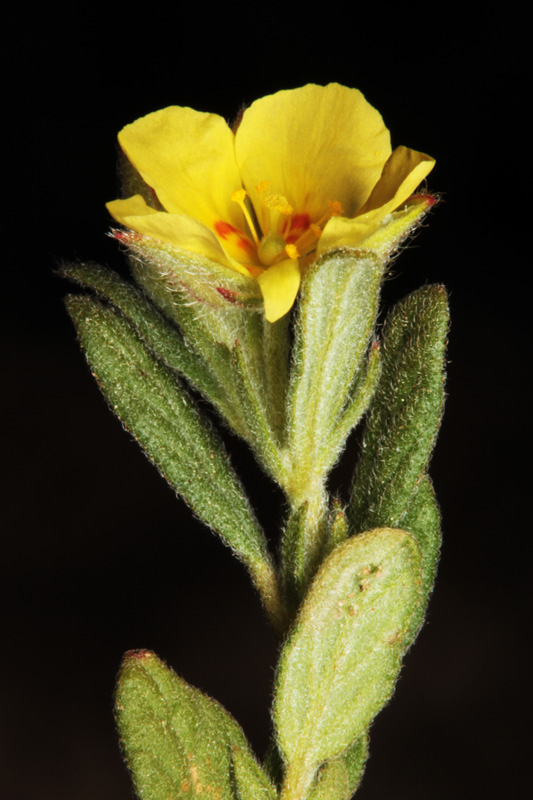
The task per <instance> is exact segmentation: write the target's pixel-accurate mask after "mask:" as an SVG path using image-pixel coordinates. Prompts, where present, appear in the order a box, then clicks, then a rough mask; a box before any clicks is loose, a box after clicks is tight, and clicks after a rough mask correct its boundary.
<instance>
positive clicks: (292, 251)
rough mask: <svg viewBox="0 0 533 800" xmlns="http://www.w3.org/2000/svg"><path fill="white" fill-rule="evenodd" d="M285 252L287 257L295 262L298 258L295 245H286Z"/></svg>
mask: <svg viewBox="0 0 533 800" xmlns="http://www.w3.org/2000/svg"><path fill="white" fill-rule="evenodd" d="M285 252H286V253H287V255H288V256H289V258H292V259H294V260H295V261H297V260H298V259H299V258H300V253H299V252H298V248H297V247H296V245H295V244H288V245H287V246H286V247H285Z"/></svg>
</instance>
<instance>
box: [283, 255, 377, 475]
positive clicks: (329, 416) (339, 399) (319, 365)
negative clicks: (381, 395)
mask: <svg viewBox="0 0 533 800" xmlns="http://www.w3.org/2000/svg"><path fill="white" fill-rule="evenodd" d="M382 274H383V265H382V263H381V262H380V261H379V260H378V259H377V258H376V257H375V256H374V255H373V254H371V253H358V252H357V251H354V250H338V251H335V252H333V253H330V254H328V255H325V256H323V257H322V258H320V259H319V260H318V261H317V262H316V264H314V265H313V266H312V267H311V268H310V271H309V273H308V274H307V275H306V277H305V279H304V281H303V283H302V290H301V296H300V300H299V304H298V315H297V318H296V328H295V342H294V348H293V368H292V373H291V378H290V385H289V395H288V408H289V423H288V424H289V430H288V433H289V451H290V455H291V458H292V460H293V463H294V476H293V483H294V482H297V481H298V480H299V476H306V477H302V478H301V479H302V480H309V478H308V477H307V475H308V474H309V475H311V476H312V477H313V478H314V477H315V476H317V475H318V476H325V474H326V473H327V472H328V470H329V469H330V468H331V466H332V465H333V463H334V461H335V459H336V457H337V455H338V452H339V443H338V437H336V436H333V440H332V445H331V446H327V445H328V443H329V439H330V435H331V430H332V428H333V427H334V426H335V424H336V422H337V420H340V419H341V418H342V417H343V411H345V409H346V406H347V404H348V403H349V401H350V390H351V388H352V386H353V383H354V380H355V377H356V374H357V371H358V368H359V366H360V364H361V362H362V359H363V356H364V354H365V352H366V350H367V347H368V344H369V341H370V337H371V335H372V331H373V327H374V322H375V319H376V314H377V305H378V296H379V288H380V284H381V278H382ZM346 419H349V418H346ZM346 419H345V420H344V422H346ZM356 420H357V415H355V416H354V419H353V422H355V421H356ZM351 422H352V421H351V420H350V424H351ZM350 424H349V425H348V426H347V432H348V431H349V427H350ZM344 427H346V426H345V425H344ZM342 428H343V423H342V422H341V423H340V429H342ZM347 432H346V435H347Z"/></svg>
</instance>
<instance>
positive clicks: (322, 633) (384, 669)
mask: <svg viewBox="0 0 533 800" xmlns="http://www.w3.org/2000/svg"><path fill="white" fill-rule="evenodd" d="M420 594H421V589H420V554H419V551H418V547H417V545H416V543H415V541H414V539H413V538H412V537H411V536H410V535H409V534H407V533H405V532H404V531H401V530H393V529H388V528H384V529H381V530H375V531H370V532H367V533H364V534H361V535H359V536H356V537H352V538H351V539H348V541H346V542H345V543H344V544H342V545H339V547H337V549H336V550H334V551H333V553H332V554H331V555H330V556H329V558H328V559H327V560H326V561H325V562H324V564H323V565H322V567H321V569H320V571H319V572H318V574H317V576H316V578H315V580H314V582H313V584H312V586H311V589H310V591H309V594H308V596H307V598H306V600H305V601H304V604H303V606H302V608H301V611H300V614H299V616H298V619H297V621H296V625H295V628H294V630H293V632H292V634H291V635H290V637H289V639H288V641H287V644H286V645H285V647H284V649H283V652H282V655H281V660H280V666H279V672H278V677H277V686H276V694H275V700H274V720H275V723H276V727H277V734H278V742H279V746H280V749H281V751H282V753H283V755H284V758H285V761H286V763H287V777H286V784H285V788H284V790H283V792H282V797H283V798H284V800H289V799H290V800H295V799H296V798H303V797H306V795H307V793H308V791H309V787H310V785H311V783H312V780H313V776H314V773H315V771H316V769H317V768H318V766H319V765H320V764H322V763H323V762H324V761H328V760H330V759H332V758H336V757H337V756H339V755H341V754H342V753H343V751H345V750H346V749H347V748H348V747H350V746H351V745H352V743H353V742H354V741H355V740H356V739H357V738H358V737H360V736H361V735H362V734H363V733H364V732H365V731H366V730H367V728H368V726H369V724H370V722H371V721H372V719H373V718H374V716H375V715H376V714H377V713H378V711H379V710H380V709H381V708H382V706H383V705H384V704H385V703H386V702H387V700H388V699H389V698H390V696H391V694H392V692H393V689H394V684H395V681H396V678H397V675H398V672H399V669H400V665H401V659H402V655H403V652H404V649H405V646H406V643H407V642H406V637H407V635H408V633H409V630H410V624H411V618H412V616H413V615H414V614H415V613H416V610H417V608H418V605H419V603H420Z"/></svg>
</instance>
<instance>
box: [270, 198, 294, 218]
mask: <svg viewBox="0 0 533 800" xmlns="http://www.w3.org/2000/svg"><path fill="white" fill-rule="evenodd" d="M264 203H265V205H266V207H267V208H270V209H272V211H278V212H279V213H280V214H283V215H284V216H286V217H290V216H291V214H294V208H293V207H292V206H291V204H290V203H289V201H288V200H287V198H286V197H283V195H282V194H269V195H268V197H265V199H264Z"/></svg>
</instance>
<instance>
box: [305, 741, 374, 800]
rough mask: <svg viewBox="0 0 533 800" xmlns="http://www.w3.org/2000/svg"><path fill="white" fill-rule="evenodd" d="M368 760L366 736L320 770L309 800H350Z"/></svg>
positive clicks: (327, 762)
mask: <svg viewBox="0 0 533 800" xmlns="http://www.w3.org/2000/svg"><path fill="white" fill-rule="evenodd" d="M367 758H368V734H362V735H361V736H360V737H359V738H358V739H356V740H355V742H354V743H353V744H352V746H351V747H349V748H348V750H347V751H346V752H345V753H343V754H342V755H340V756H338V757H337V758H334V759H332V760H331V761H326V763H325V764H324V765H323V766H322V767H321V768H320V770H319V772H318V776H317V780H316V784H315V785H314V787H313V789H312V790H311V792H310V794H309V800H350V798H351V797H352V796H353V795H354V794H355V791H356V789H357V787H358V786H359V784H360V783H361V778H362V777H363V772H364V768H365V764H366V760H367Z"/></svg>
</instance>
